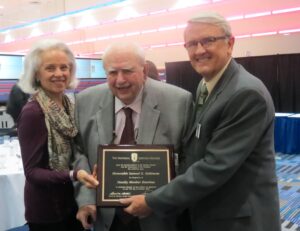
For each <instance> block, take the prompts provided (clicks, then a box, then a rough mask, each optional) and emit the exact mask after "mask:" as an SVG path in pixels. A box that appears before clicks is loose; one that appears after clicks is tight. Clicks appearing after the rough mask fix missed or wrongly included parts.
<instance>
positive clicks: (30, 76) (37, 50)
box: [18, 39, 79, 94]
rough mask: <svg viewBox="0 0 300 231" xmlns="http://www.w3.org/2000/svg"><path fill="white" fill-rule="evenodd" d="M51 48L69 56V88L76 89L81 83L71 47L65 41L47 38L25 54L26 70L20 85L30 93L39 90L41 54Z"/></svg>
mask: <svg viewBox="0 0 300 231" xmlns="http://www.w3.org/2000/svg"><path fill="white" fill-rule="evenodd" d="M49 50H60V51H63V52H65V54H66V55H67V57H68V58H69V65H70V74H71V81H70V84H69V86H67V88H68V89H75V88H76V87H77V85H78V83H79V81H78V80H77V79H76V77H75V72H76V61H75V57H74V55H73V53H72V51H71V50H70V48H69V47H68V46H67V45H66V44H65V43H63V42H61V41H59V40H55V39H45V40H42V41H39V42H38V43H36V44H35V45H34V46H33V47H32V48H31V50H30V51H29V53H28V54H27V55H26V56H25V60H24V71H23V74H22V75H21V77H20V80H19V82H18V85H19V86H20V88H21V89H22V90H23V91H24V92H26V93H29V94H33V93H35V92H36V91H37V89H38V87H39V86H40V84H39V83H38V81H37V79H36V75H37V72H38V70H39V68H40V66H41V64H42V63H41V62H42V59H41V55H42V53H43V52H45V51H49Z"/></svg>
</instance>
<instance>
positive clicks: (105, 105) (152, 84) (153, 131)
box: [75, 78, 193, 231]
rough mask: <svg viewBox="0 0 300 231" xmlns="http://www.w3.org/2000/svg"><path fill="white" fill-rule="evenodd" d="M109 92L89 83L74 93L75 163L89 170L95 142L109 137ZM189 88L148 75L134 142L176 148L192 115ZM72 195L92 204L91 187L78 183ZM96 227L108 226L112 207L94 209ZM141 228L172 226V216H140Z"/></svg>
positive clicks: (146, 230) (105, 141) (103, 86)
mask: <svg viewBox="0 0 300 231" xmlns="http://www.w3.org/2000/svg"><path fill="white" fill-rule="evenodd" d="M113 100H114V98H113V95H112V93H111V91H110V90H109V88H108V85H107V84H101V85H98V86H94V87H91V88H89V89H86V90H84V91H82V92H81V93H79V94H78V95H77V96H76V115H75V117H76V122H77V126H78V129H79V133H80V136H81V139H79V142H80V145H78V151H77V154H76V161H75V167H76V168H83V169H86V170H88V171H90V166H93V165H94V164H95V163H96V161H97V147H98V145H99V144H109V143H111V142H112V139H113V135H112V134H113V118H114V116H113V113H114V112H113ZM192 107H193V103H192V96H191V94H190V93H189V92H187V91H185V90H183V89H181V88H178V87H175V86H172V85H169V84H166V83H162V82H159V81H155V80H152V79H150V78H148V79H147V80H146V83H145V87H144V91H143V98H142V111H141V116H140V124H139V132H138V137H137V143H138V144H174V147H175V151H176V152H179V151H180V147H181V143H182V140H183V138H184V136H185V134H186V132H187V130H188V129H187V128H188V124H189V122H190V117H191V115H192V110H193V109H192ZM76 188H77V190H76V192H77V194H76V199H77V202H78V204H79V207H80V206H82V205H87V204H95V191H94V190H89V189H87V188H86V187H84V186H80V184H78V185H77V186H76ZM97 214H98V216H97V223H96V230H98V231H102V230H103V231H104V230H107V229H109V227H110V225H111V223H112V220H113V217H114V214H115V209H113V208H101V209H98V213H97ZM140 225H141V228H142V230H143V231H153V230H156V231H159V230H161V231H162V230H176V229H175V222H174V219H173V220H171V219H162V218H159V217H157V216H156V215H155V214H153V215H152V216H150V217H148V218H145V219H141V220H140Z"/></svg>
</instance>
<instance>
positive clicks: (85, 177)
mask: <svg viewBox="0 0 300 231" xmlns="http://www.w3.org/2000/svg"><path fill="white" fill-rule="evenodd" d="M77 179H78V180H79V181H80V182H81V183H82V184H84V185H85V186H86V187H88V188H96V187H97V186H98V184H99V182H98V181H97V165H95V166H94V169H93V174H92V175H91V174H88V173H87V172H86V171H85V170H83V169H81V170H79V171H78V172H77Z"/></svg>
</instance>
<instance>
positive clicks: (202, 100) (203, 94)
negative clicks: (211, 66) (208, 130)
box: [198, 83, 208, 108]
mask: <svg viewBox="0 0 300 231" xmlns="http://www.w3.org/2000/svg"><path fill="white" fill-rule="evenodd" d="M207 96H208V90H207V87H206V83H204V84H202V85H201V88H200V94H199V97H198V108H202V106H203V104H204V103H205V100H206V98H207Z"/></svg>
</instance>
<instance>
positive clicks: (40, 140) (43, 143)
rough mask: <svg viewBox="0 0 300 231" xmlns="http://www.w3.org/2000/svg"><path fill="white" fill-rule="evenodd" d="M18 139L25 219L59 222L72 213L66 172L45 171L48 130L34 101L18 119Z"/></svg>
mask: <svg viewBox="0 0 300 231" xmlns="http://www.w3.org/2000/svg"><path fill="white" fill-rule="evenodd" d="M18 137H19V141H20V147H21V154H22V160H23V166H24V172H25V176H26V182H25V189H24V200H25V218H26V220H27V221H28V222H32V223H50V222H57V221H61V220H62V219H64V218H66V217H67V216H69V215H70V213H74V212H75V211H76V208H77V207H76V202H75V199H74V195H73V184H72V181H71V179H70V176H69V171H54V170H51V169H50V168H49V155H48V146H47V145H48V142H47V138H48V131H47V128H46V123H45V116H44V114H43V111H42V109H41V107H40V105H39V104H38V103H37V102H36V101H31V102H28V103H27V104H26V105H25V106H24V107H23V110H22V112H21V114H20V116H19V120H18Z"/></svg>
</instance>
